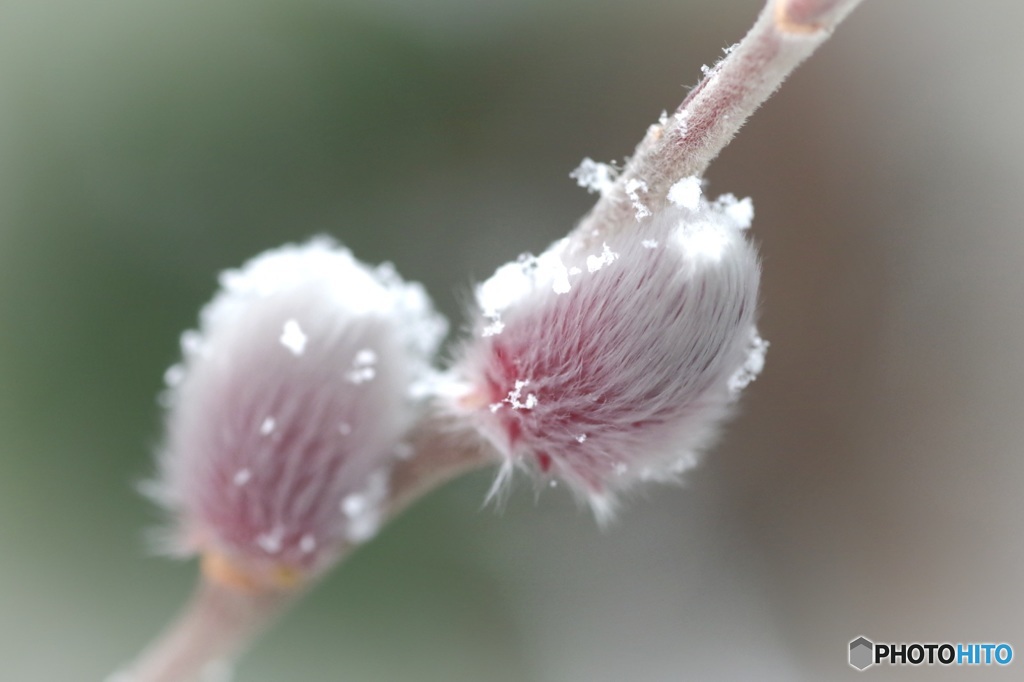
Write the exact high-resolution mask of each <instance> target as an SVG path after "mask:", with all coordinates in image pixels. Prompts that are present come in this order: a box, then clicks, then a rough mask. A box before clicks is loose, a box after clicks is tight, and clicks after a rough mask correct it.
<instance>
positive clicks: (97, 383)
mask: <svg viewBox="0 0 1024 682" xmlns="http://www.w3.org/2000/svg"><path fill="white" fill-rule="evenodd" d="M968 5H969V6H968ZM758 8H759V2H757V1H756V0H743V1H739V0H737V1H735V2H728V3H723V2H715V1H713V0H691V1H689V2H667V1H663V0H634V1H633V2H630V3H626V2H612V1H610V0H602V1H601V2H584V1H583V0H558V1H552V0H549V1H548V2H538V1H536V0H491V1H489V2H471V1H469V0H439V1H437V2H433V3H424V2H420V1H418V0H387V1H384V2H381V1H376V2H371V1H370V0H287V1H286V0H246V1H245V2H243V1H242V0H227V1H224V2H219V3H215V2H195V1H179V2H154V1H152V0H151V1H148V2H147V1H144V0H95V1H94V2H89V3H82V2H75V1H74V0H42V1H34V2H33V1H32V0H6V2H5V3H3V4H2V5H0V679H3V680H5V681H6V680H11V681H12V682H21V681H29V682H54V681H64V680H68V681H73V680H74V681H77V680H101V679H103V678H104V677H105V675H106V674H108V673H109V672H111V671H113V670H114V669H115V668H116V667H118V666H119V665H120V664H122V663H123V662H125V661H127V660H128V659H129V658H131V657H132V656H133V655H134V654H135V653H136V652H137V651H138V650H139V649H140V648H141V647H142V646H143V645H144V644H145V643H146V642H147V641H148V640H149V639H150V638H151V637H152V636H153V635H155V634H156V633H157V631H158V630H159V629H160V628H162V627H163V625H164V624H165V622H166V621H167V620H168V619H169V618H170V617H171V615H172V614H173V613H174V612H175V610H176V609H177V608H178V606H179V605H180V604H181V602H182V600H183V599H184V598H185V596H186V595H187V594H188V592H189V590H190V586H191V583H192V581H193V576H194V572H195V568H194V566H193V565H192V564H180V563H174V562H170V561H166V560H163V559H158V558H153V557H151V556H149V555H147V553H146V550H145V544H144V542H143V531H144V529H145V528H147V527H149V526H151V525H153V524H154V523H155V522H156V521H157V514H156V512H155V511H154V510H153V509H152V508H151V507H150V506H149V505H148V503H146V502H145V501H143V500H142V499H141V498H140V497H139V496H138V495H137V494H136V493H135V492H134V491H133V489H132V483H133V482H134V481H137V480H138V479H140V478H142V477H144V476H145V475H147V474H148V473H149V471H150V452H151V450H152V447H153V444H154V443H155V442H157V441H158V439H159V437H160V428H161V427H160V419H161V417H160V410H159V408H158V406H157V404H156V401H155V396H156V394H157V392H158V391H159V390H160V388H161V383H162V381H161V377H162V373H163V371H164V368H165V367H167V366H168V365H170V364H171V363H173V362H174V361H175V360H176V357H177V339H178V335H179V333H180V332H181V331H182V330H184V329H186V328H188V327H190V326H192V325H193V324H194V323H195V319H196V314H197V311H198V308H199V306H200V305H202V303H203V302H204V301H205V300H207V299H208V298H209V297H210V296H211V295H212V292H213V289H214V286H215V282H216V280H215V277H216V274H217V272H219V271H220V270H222V269H224V268H227V267H232V266H236V265H238V264H240V263H241V262H243V261H244V260H245V259H247V258H249V257H250V256H252V255H254V254H256V253H258V252H260V251H262V250H264V249H266V248H270V247H273V246H277V245H279V244H281V243H284V242H287V241H296V240H302V239H305V238H307V237H309V236H311V235H313V234H318V233H328V234H332V235H334V236H335V237H337V238H338V239H340V240H341V241H342V242H344V243H345V244H346V245H348V246H350V247H351V248H352V249H353V250H354V252H355V253H356V254H357V255H358V256H359V257H360V258H361V259H363V260H365V261H369V262H379V261H382V260H391V261H393V262H395V263H396V265H397V266H398V269H399V271H400V272H401V273H402V274H403V275H404V276H406V277H407V278H410V279H416V280H420V281H422V282H424V283H425V284H426V285H427V287H428V288H429V289H430V291H431V292H432V294H433V296H434V297H435V300H436V301H437V303H438V305H439V306H440V307H441V308H442V310H444V312H446V313H447V314H448V315H449V317H450V318H451V319H452V321H453V326H454V327H455V328H456V329H457V328H458V327H459V325H460V324H461V316H460V311H461V309H462V307H463V305H464V303H465V301H466V300H467V299H468V296H469V291H470V285H471V283H472V282H473V281H475V280H479V279H480V278H483V277H486V276H487V275H488V274H489V273H490V272H491V271H492V270H493V269H494V268H495V267H496V266H497V265H499V264H501V263H502V262H505V261H507V260H509V259H511V258H514V257H515V256H516V255H517V254H519V253H521V252H523V251H526V250H533V251H538V250H540V249H542V248H543V247H544V246H545V245H546V244H548V243H549V242H550V241H552V240H554V239H556V238H558V237H560V236H562V235H563V234H564V233H565V232H566V231H567V230H568V229H569V228H570V227H571V226H572V224H573V222H574V221H575V220H576V219H577V218H578V217H579V216H580V215H582V214H583V213H584V212H585V211H586V209H587V208H588V207H589V205H590V203H591V201H592V197H589V196H588V195H587V194H586V193H585V192H583V191H582V190H579V189H577V188H575V187H574V185H573V182H572V181H571V180H570V179H569V178H568V172H569V171H570V170H571V169H573V168H574V167H575V166H576V165H577V164H578V162H579V160H580V159H581V158H582V157H584V156H592V157H594V158H596V159H601V160H611V159H620V158H621V157H623V156H625V155H627V154H628V153H629V152H630V151H631V150H632V148H633V145H634V144H635V143H636V142H637V141H638V140H639V138H640V136H641V135H642V133H643V132H644V130H645V129H646V126H647V125H648V124H649V123H650V122H652V121H653V120H654V119H655V118H656V117H657V115H658V114H659V113H660V112H661V111H662V110H663V109H669V110H671V109H672V108H673V107H675V106H676V105H677V104H678V102H679V101H680V100H681V99H682V97H683V96H684V94H685V88H684V86H688V85H692V84H693V83H695V82H696V80H697V78H698V77H699V75H700V66H701V64H705V63H711V62H713V61H714V60H716V59H717V58H718V56H719V55H720V54H721V48H723V47H725V46H727V45H728V44H730V43H732V42H735V41H736V40H738V39H739V38H740V37H741V36H742V34H743V33H744V31H745V30H746V28H747V27H748V26H749V24H750V23H751V21H752V19H753V16H754V15H755V13H756V11H757V10H758ZM1022 20H1024V9H1022V6H1021V5H1019V4H1017V3H1011V2H1008V1H1004V2H996V1H995V0H990V1H988V2H979V3H934V2H929V1H928V0H906V1H905V2H900V3H886V2H879V1H877V0H868V1H867V2H866V3H865V5H864V6H863V7H862V8H860V9H859V10H858V11H857V12H856V13H855V14H854V15H853V16H852V17H851V18H850V19H849V20H848V22H847V24H845V25H844V26H842V27H841V29H840V30H839V32H838V33H837V35H836V37H835V38H834V39H833V41H832V42H830V43H829V44H827V45H826V46H825V47H824V48H823V50H822V51H821V53H820V54H819V55H816V56H815V57H814V58H813V59H812V60H811V62H810V63H808V64H807V65H805V66H804V67H803V68H802V69H801V70H800V71H798V72H797V74H796V75H795V76H794V77H793V78H792V80H791V81H790V82H789V83H787V84H786V86H785V87H784V88H783V90H782V92H781V93H780V94H779V95H778V96H777V97H776V98H775V99H773V100H772V101H771V102H769V104H768V105H767V106H766V107H765V108H764V110H763V111H761V112H759V114H758V115H757V116H755V118H754V119H753V120H752V121H751V122H750V123H749V124H748V126H747V127H746V128H745V129H744V130H743V132H742V133H741V135H740V136H739V138H738V139H737V140H736V141H735V142H734V143H733V145H732V146H731V147H730V148H729V149H728V150H727V151H726V152H725V153H724V154H723V155H722V157H721V158H720V159H719V161H718V162H716V164H715V165H714V166H713V167H712V169H711V172H710V173H709V180H710V182H711V185H710V189H709V191H710V193H711V194H717V193H721V192H726V191H731V192H734V193H736V194H738V195H741V196H744V195H752V196H753V197H754V200H755V207H756V210H757V218H756V220H755V227H754V235H755V237H756V238H757V239H758V240H759V241H760V242H761V244H762V254H763V259H764V267H765V281H764V303H763V306H762V325H761V326H762V332H763V333H764V335H765V336H766V337H767V338H768V339H769V340H770V341H771V342H772V348H771V351H770V352H769V356H768V366H767V369H766V371H765V373H764V375H763V376H762V377H761V379H759V380H758V381H757V382H756V383H755V384H754V385H753V386H751V388H750V389H748V393H747V395H746V398H745V403H744V410H743V414H741V415H740V416H739V418H738V419H737V420H736V422H735V423H734V424H733V425H732V427H731V428H730V429H729V430H728V431H727V433H726V436H725V437H724V438H723V440H722V442H721V443H720V444H719V445H718V446H717V447H716V448H715V449H714V451H713V452H712V453H711V455H710V456H709V457H708V458H707V459H706V462H705V464H704V465H703V466H702V467H701V468H700V469H699V470H697V471H696V472H694V473H693V474H692V475H691V476H690V478H689V480H688V484H687V486H686V488H685V489H684V490H678V489H658V490H652V491H650V494H649V496H648V498H647V499H642V500H637V501H636V502H635V503H634V504H633V505H632V506H631V507H630V508H629V509H628V510H627V511H626V513H625V514H624V515H623V517H622V519H621V520H620V521H619V522H618V523H617V524H616V525H614V526H613V527H612V528H611V529H609V530H607V531H604V532H602V531H599V530H598V529H597V528H596V526H595V524H594V523H593V521H592V519H590V518H588V516H587V514H586V513H584V512H582V511H581V510H578V509H576V508H575V507H574V506H573V505H572V504H571V503H570V502H569V501H568V500H567V499H566V496H565V494H564V492H562V491H553V492H545V493H544V494H543V495H542V496H541V497H540V500H539V502H536V503H535V501H534V499H533V495H532V493H531V490H530V487H529V486H528V485H525V484H521V485H520V486H519V487H518V492H517V494H516V495H514V496H513V499H512V501H511V502H510V504H509V505H508V507H507V509H506V510H505V511H504V512H503V513H496V512H495V511H494V510H492V509H489V508H488V509H483V510H481V508H480V507H481V502H482V500H483V497H484V494H485V492H486V489H487V486H488V485H489V481H490V479H489V475H487V474H481V475H477V476H474V477H470V478H467V479H465V480H462V481H459V482H457V483H455V484H453V485H450V486H449V487H447V488H446V489H444V490H443V491H441V492H439V493H437V494H435V495H433V496H432V497H431V498H429V499H428V500H427V501H425V502H424V503H421V504H420V505H419V506H418V507H416V508H415V509H413V510H412V511H411V512H409V513H408V514H407V515H406V516H404V517H403V518H401V519H400V520H399V521H398V522H396V523H394V524H393V525H392V526H390V527H389V528H388V529H387V530H386V531H385V532H384V533H383V534H382V535H381V536H380V537H379V538H378V539H377V540H376V541H374V542H373V543H371V544H369V545H368V546H366V547H365V548H364V549H362V550H361V551H360V552H359V553H357V554H356V555H355V556H354V557H353V558H352V560H351V561H349V562H348V563H347V564H346V565H345V566H344V567H342V568H341V569H340V570H338V571H336V572H335V573H333V574H332V575H331V576H330V577H329V578H328V579H327V580H326V581H325V583H324V584H322V585H321V586H319V587H318V589H317V590H316V591H315V593H314V594H312V595H311V596H310V597H309V598H307V599H306V600H305V601H304V602H303V603H302V604H300V605H299V606H298V607H297V608H296V609H295V610H293V611H292V612H290V613H289V614H288V615H287V616H286V618H285V619H284V620H283V621H282V622H281V623H280V624H279V626H278V627H277V628H276V629H275V630H273V631H272V632H271V633H270V634H269V635H268V636H267V637H266V638H265V639H264V640H263V641H262V642H261V643H260V644H259V646H258V647H257V648H256V649H255V650H254V651H253V652H252V654H251V655H249V656H248V657H247V658H246V659H245V660H244V662H243V663H242V665H241V666H240V667H239V669H238V675H237V679H238V680H239V681H240V682H241V681H245V682H260V681H264V682H267V681H276V680H304V681H305V680H308V681H310V682H314V681H319V680H325V681H326V680H344V681H345V682H371V681H373V682H381V681H383V682H401V681H410V682H412V681H415V682H420V681H424V682H427V681H438V682H441V681H444V682H457V681H461V680H473V681H484V680H485V681H488V682H490V681H493V682H506V681H507V682H577V681H578V682H619V681H621V680H633V681H636V682H648V681H651V682H662V681H664V682H672V681H675V680H684V679H693V680H736V679H758V680H831V679H843V678H845V677H848V676H849V677H851V678H852V677H853V676H854V675H855V674H856V673H854V671H852V670H851V669H849V668H848V667H847V665H846V646H847V642H848V641H849V640H851V639H853V638H854V637H856V636H858V635H866V636H868V637H869V638H872V639H874V640H875V641H925V642H927V641H945V640H950V641H954V642H956V641H997V642H999V641H1006V642H1009V643H1011V644H1013V645H1015V646H1016V647H1017V650H1018V652H1019V654H1020V655H1024V626H1022V621H1021V618H1020V614H1021V613H1022V612H1024V608H1022V607H1024V603H1022V602H1024V596H1022V595H1024V592H1022V591H1021V590H1020V587H1019V585H1020V582H1019V581H1020V578H1019V577H1020V575H1021V574H1022V572H1024V542H1022V539H1024V538H1022V534H1021V530H1020V526H1021V518H1022V512H1024V503H1022V495H1021V494H1020V490H1021V486H1022V484H1024V460H1022V457H1021V450H1022V443H1024V419H1022V405H1024V357H1022V354H1021V353H1020V346H1021V338H1022V336H1024V312H1022V307H1021V303H1020V301H1021V300H1022V297H1024V269H1022V267H1021V264H1022V263H1024V221H1022V220H1021V209H1020V204H1021V197H1020V192H1021V187H1022V186H1024V161H1022V159H1024V133H1022V129H1021V126H1020V121H1022V120H1024V88H1022V86H1021V80H1020V66H1021V64H1024V41H1021V40H1020V39H1019V36H1018V35H1017V33H1018V32H1019V29H1018V28H1017V27H1018V26H1020V25H1021V21H1022ZM1019 665H1020V663H1019V662H1016V663H1015V664H1014V667H1019ZM956 672H958V671H947V670H936V669H932V670H930V671H929V673H931V674H933V675H938V676H940V677H941V676H950V677H951V676H954V675H955V674H956ZM959 672H963V671H959ZM871 674H873V675H874V676H875V677H877V678H882V679H896V678H901V677H904V676H907V675H909V674H910V673H908V672H907V671H899V670H881V669H876V670H873V671H872V672H871ZM970 674H971V678H972V679H986V678H992V679H996V678H998V679H1009V677H1010V676H1012V674H1013V671H1012V669H1011V670H1009V671H1006V670H971V671H970Z"/></svg>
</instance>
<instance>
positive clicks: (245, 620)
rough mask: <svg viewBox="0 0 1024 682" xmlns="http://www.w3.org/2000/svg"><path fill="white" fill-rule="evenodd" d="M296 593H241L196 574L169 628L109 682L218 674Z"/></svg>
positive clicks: (173, 680)
mask: <svg viewBox="0 0 1024 682" xmlns="http://www.w3.org/2000/svg"><path fill="white" fill-rule="evenodd" d="M300 593H301V590H288V591H284V590H279V591H266V590H265V591H246V590H240V589H238V588H235V587H232V586H228V585H224V584H222V583H219V582H217V581H214V580H210V579H208V578H207V577H205V576H201V577H200V579H199V584H198V586H197V587H196V590H195V592H194V593H193V594H192V598H191V599H190V600H189V602H188V604H186V606H185V608H184V609H183V610H182V612H181V613H180V614H179V615H178V618H177V619H176V620H175V621H174V622H173V623H172V624H171V625H170V627H169V628H168V629H167V630H166V631H165V632H164V633H163V634H162V635H160V637H158V638H157V640H156V641H155V642H154V643H153V644H152V645H151V646H150V647H149V648H148V649H146V650H145V651H143V652H142V654H141V655H140V656H139V658H138V659H137V660H136V661H135V662H134V663H133V664H132V665H131V666H130V667H129V668H128V670H126V671H125V672H122V673H119V674H117V675H115V676H113V677H112V678H110V682H194V681H195V682H198V681H200V680H204V681H205V680H209V681H210V682H214V680H216V679H217V678H220V679H225V678H226V675H225V674H224V673H222V672H220V671H222V670H224V669H230V666H231V665H232V662H233V661H234V659H235V657H237V656H238V655H239V654H240V653H241V652H242V651H243V650H244V649H245V647H246V646H247V645H248V644H249V643H250V642H251V641H252V640H253V638H254V637H255V636H256V635H258V634H260V633H261V632H262V631H263V630H264V629H266V628H267V627H268V626H269V625H270V624H271V623H272V622H273V621H274V619H275V618H276V617H277V616H278V615H279V614H280V613H281V612H282V611H283V610H284V609H285V608H287V607H288V606H289V605H290V604H291V603H293V602H294V601H295V599H296V598H297V597H298V596H299V594H300Z"/></svg>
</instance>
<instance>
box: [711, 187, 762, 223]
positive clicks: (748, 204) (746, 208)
mask: <svg viewBox="0 0 1024 682" xmlns="http://www.w3.org/2000/svg"><path fill="white" fill-rule="evenodd" d="M715 203H716V204H717V205H719V206H721V208H722V212H723V213H724V214H725V217H726V218H728V219H729V220H731V221H732V223H733V225H734V226H735V227H736V229H738V230H746V229H749V228H750V225H751V223H753V222H754V202H752V201H751V200H750V197H746V198H744V199H740V200H737V199H736V197H735V196H733V195H732V194H723V195H722V196H720V197H718V201H717V202H715Z"/></svg>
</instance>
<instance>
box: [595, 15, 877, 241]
mask: <svg viewBox="0 0 1024 682" xmlns="http://www.w3.org/2000/svg"><path fill="white" fill-rule="evenodd" d="M860 2H861V0H769V1H768V3H767V4H766V5H765V7H764V9H763V10H762V11H761V14H760V15H759V16H758V18H757V21H756V23H755V24H754V26H753V28H751V29H750V31H749V32H748V33H747V35H746V36H745V37H744V38H743V40H741V41H740V42H739V43H738V44H737V45H735V46H733V47H732V48H731V49H730V50H729V51H728V53H727V54H726V56H725V58H724V59H722V60H721V61H720V62H719V63H718V64H716V65H715V66H714V67H713V68H711V69H706V70H705V76H704V78H703V79H702V80H701V81H700V82H699V83H698V84H697V86H696V87H694V89H693V90H691V91H690V94H689V95H688V96H687V97H686V99H685V100H683V103H682V104H681V105H680V106H679V108H678V109H677V110H676V112H675V114H674V115H672V116H667V117H665V119H664V120H662V121H660V122H658V123H656V124H655V125H652V126H651V127H650V128H649V129H648V131H647V135H646V136H645V137H644V139H643V140H641V142H640V144H639V145H638V146H637V148H636V150H635V151H634V153H633V156H632V157H631V158H630V159H629V161H628V162H627V163H626V166H625V168H624V169H623V170H622V173H621V174H619V176H618V178H617V179H616V181H615V183H614V184H612V185H611V186H610V187H608V188H607V189H605V190H604V191H603V193H602V196H601V198H600V199H599V200H598V201H597V204H595V206H594V207H593V208H592V209H591V211H590V212H589V213H588V214H587V215H586V216H584V218H583V220H582V221H581V222H580V225H579V226H578V227H577V230H579V232H580V233H581V234H583V235H597V234H602V233H606V232H607V231H609V230H618V229H622V228H623V227H624V226H627V225H630V224H632V223H633V222H635V221H636V220H638V219H639V218H638V217H637V216H638V215H640V214H638V213H637V212H636V209H635V206H634V203H633V201H631V198H630V196H629V192H630V191H632V192H633V193H634V195H635V194H636V193H637V192H638V191H639V192H642V194H641V195H639V196H638V197H637V198H638V199H639V200H640V201H642V202H643V203H644V205H645V206H646V207H647V209H649V210H650V211H651V212H653V213H657V211H658V210H659V209H661V208H663V207H664V206H665V205H666V203H667V202H668V199H667V195H668V190H669V188H670V187H671V186H672V184H674V183H675V182H676V181H678V180H680V179H681V178H685V177H689V176H693V175H696V176H702V175H703V174H704V172H705V170H707V167H708V164H710V163H711V161H712V160H713V159H714V158H715V157H716V156H718V154H719V152H721V151H722V149H724V148H725V146H726V145H727V144H729V141H730V140H731V139H732V138H733V136H734V135H735V134H736V132H737V131H738V130H739V129H740V126H742V125H743V123H744V122H745V121H746V120H747V118H748V117H749V116H750V115H751V114H752V113H754V111H755V110H756V109H757V108H758V107H759V106H760V105H761V104H762V103H763V102H764V101H765V100H767V99H768V98H769V97H770V96H771V95H772V93H774V92H775V90H776V89H778V87H779V86H780V85H781V84H782V82H783V81H784V80H785V79H786V77H787V76H789V74H790V73H792V72H793V70H794V69H795V68H796V67H797V66H798V65H799V64H800V63H801V62H803V61H804V60H805V59H807V58H808V57H809V56H810V55H811V54H812V53H813V52H814V51H815V50H816V49H817V48H818V47H819V46H820V45H821V44H822V43H824V42H825V41H826V40H827V39H828V37H829V36H830V35H831V33H832V30H833V29H834V28H835V27H836V25H838V23H839V22H840V21H842V19H843V18H845V17H846V15H847V14H849V13H850V12H851V11H852V10H853V8H854V7H856V6H857V5H858V4H859V3H860ZM638 188H639V189H638Z"/></svg>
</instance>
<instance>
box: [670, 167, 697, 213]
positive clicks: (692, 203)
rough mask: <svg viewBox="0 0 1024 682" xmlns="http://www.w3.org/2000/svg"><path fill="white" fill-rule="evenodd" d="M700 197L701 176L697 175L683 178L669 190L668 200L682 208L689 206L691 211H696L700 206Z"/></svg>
mask: <svg viewBox="0 0 1024 682" xmlns="http://www.w3.org/2000/svg"><path fill="white" fill-rule="evenodd" d="M700 197H701V190H700V178H698V177H697V176H696V175H691V176H690V177H688V178H683V179H682V180H680V181H678V182H677V183H676V184H674V185H672V187H670V188H669V190H668V200H669V201H670V202H672V203H673V204H675V205H676V206H679V207H680V208H687V209H689V210H691V211H696V210H697V208H698V207H699V206H700Z"/></svg>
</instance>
